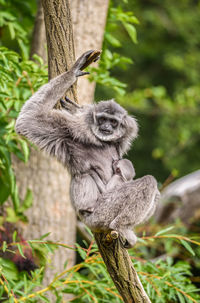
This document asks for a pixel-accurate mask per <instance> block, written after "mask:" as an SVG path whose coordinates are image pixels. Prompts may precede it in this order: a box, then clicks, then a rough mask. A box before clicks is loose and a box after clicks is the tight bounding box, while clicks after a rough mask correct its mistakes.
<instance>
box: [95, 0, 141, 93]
mask: <svg viewBox="0 0 200 303" xmlns="http://www.w3.org/2000/svg"><path fill="white" fill-rule="evenodd" d="M138 23H139V21H138V19H137V18H136V17H135V16H134V15H133V13H132V12H131V11H126V12H125V11H123V10H122V8H121V6H118V7H113V4H112V2H110V8H109V12H108V19H107V25H106V29H105V34H104V44H103V52H102V55H101V60H100V62H99V66H98V68H90V71H91V72H92V75H91V77H90V79H91V80H92V81H95V82H96V83H98V84H100V85H103V86H104V87H108V88H109V89H111V90H114V91H115V92H116V93H117V94H119V95H124V94H125V88H126V86H127V85H126V84H125V83H124V82H122V80H121V81H119V80H118V79H117V78H115V77H111V71H112V69H113V68H114V67H115V66H118V67H120V68H123V69H126V66H127V65H128V64H131V63H132V62H133V61H132V60H131V59H130V57H127V56H122V55H120V54H119V53H118V52H116V51H114V52H112V51H111V50H110V49H109V48H110V46H113V47H115V48H120V47H122V44H121V42H120V40H119V39H118V38H117V35H115V31H116V30H119V28H123V29H125V30H126V32H127V34H128V36H129V39H130V41H132V43H135V44H136V43H137V33H136V29H135V26H134V25H135V24H138Z"/></svg>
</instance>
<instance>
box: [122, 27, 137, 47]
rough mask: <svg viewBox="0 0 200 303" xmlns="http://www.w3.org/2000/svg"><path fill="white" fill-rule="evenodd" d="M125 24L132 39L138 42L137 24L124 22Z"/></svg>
mask: <svg viewBox="0 0 200 303" xmlns="http://www.w3.org/2000/svg"><path fill="white" fill-rule="evenodd" d="M123 25H124V27H125V29H126V30H127V32H128V34H129V36H130V38H131V40H132V41H133V42H134V43H136V44H137V43H138V41H137V32H136V29H135V26H133V25H132V24H130V23H125V22H123Z"/></svg>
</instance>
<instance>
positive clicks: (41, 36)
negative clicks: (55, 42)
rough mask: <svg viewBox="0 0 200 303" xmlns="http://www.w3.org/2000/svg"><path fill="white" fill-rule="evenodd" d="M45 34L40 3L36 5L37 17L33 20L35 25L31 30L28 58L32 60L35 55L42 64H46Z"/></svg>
mask: <svg viewBox="0 0 200 303" xmlns="http://www.w3.org/2000/svg"><path fill="white" fill-rule="evenodd" d="M46 44H47V42H46V32H45V25H44V14H43V7H42V2H41V1H39V3H38V10H37V15H36V18H35V24H34V29H33V38H32V44H31V51H30V57H31V59H32V58H33V55H34V54H36V55H38V56H40V57H41V58H42V59H43V60H44V63H47V49H46Z"/></svg>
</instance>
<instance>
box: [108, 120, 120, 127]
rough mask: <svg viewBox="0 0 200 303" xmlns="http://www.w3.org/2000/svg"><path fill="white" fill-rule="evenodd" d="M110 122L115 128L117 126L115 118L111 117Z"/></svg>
mask: <svg viewBox="0 0 200 303" xmlns="http://www.w3.org/2000/svg"><path fill="white" fill-rule="evenodd" d="M110 122H111V124H112V127H114V128H116V127H117V126H118V122H117V120H115V119H111V120H110Z"/></svg>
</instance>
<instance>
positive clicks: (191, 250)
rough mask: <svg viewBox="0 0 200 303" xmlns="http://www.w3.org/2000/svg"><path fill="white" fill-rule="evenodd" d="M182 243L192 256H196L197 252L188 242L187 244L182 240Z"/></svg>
mask: <svg viewBox="0 0 200 303" xmlns="http://www.w3.org/2000/svg"><path fill="white" fill-rule="evenodd" d="M180 241H181V243H182V244H183V246H184V247H185V248H186V249H187V250H188V251H189V252H190V253H191V255H193V256H195V252H194V250H193V249H192V247H191V246H190V244H189V243H188V242H186V241H185V240H182V239H181V240H180Z"/></svg>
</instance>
